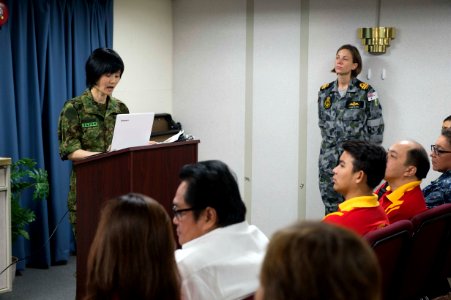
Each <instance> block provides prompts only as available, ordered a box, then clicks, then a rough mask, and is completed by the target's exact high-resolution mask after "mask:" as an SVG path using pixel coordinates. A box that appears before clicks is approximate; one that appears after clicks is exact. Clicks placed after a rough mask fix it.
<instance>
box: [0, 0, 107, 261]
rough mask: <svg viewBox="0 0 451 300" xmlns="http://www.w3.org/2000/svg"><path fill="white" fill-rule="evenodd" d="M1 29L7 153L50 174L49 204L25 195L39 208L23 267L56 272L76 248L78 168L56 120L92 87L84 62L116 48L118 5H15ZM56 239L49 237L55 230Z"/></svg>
mask: <svg viewBox="0 0 451 300" xmlns="http://www.w3.org/2000/svg"><path fill="white" fill-rule="evenodd" d="M5 2H6V5H7V6H8V8H9V13H10V18H9V20H8V23H7V24H5V25H4V26H3V27H2V28H1V29H0V66H1V68H0V104H1V106H0V156H3V157H11V158H12V159H13V161H16V160H18V159H20V158H24V157H31V158H34V159H35V160H36V161H37V163H38V166H39V167H43V168H45V169H46V170H47V172H48V173H49V183H50V195H49V197H48V199H47V201H39V202H36V201H33V200H32V199H31V193H26V195H24V197H22V199H21V204H22V205H23V206H25V207H29V208H31V209H33V210H34V211H35V213H36V215H37V217H36V221H35V222H33V223H31V224H30V226H29V232H30V240H29V241H27V240H24V239H23V238H20V239H19V240H18V241H17V242H16V243H15V244H14V245H13V255H15V256H17V257H19V258H25V257H27V259H26V260H25V261H24V262H22V263H21V264H19V265H18V269H19V270H20V269H23V268H24V267H25V264H28V265H30V266H34V267H43V268H46V267H49V266H50V265H51V264H59V263H64V262H65V261H67V259H68V257H69V255H70V253H71V251H73V250H74V249H75V248H74V244H73V237H72V231H71V229H70V225H69V222H68V217H67V215H66V212H67V193H68V191H69V174H70V169H71V164H70V163H69V162H62V161H61V160H60V158H59V155H58V139H57V123H58V117H59V113H60V110H61V108H62V106H63V104H64V102H65V101H66V100H68V99H70V98H72V97H74V96H76V95H78V94H81V93H82V91H83V90H84V89H85V73H84V65H85V62H86V59H87V58H88V56H89V54H90V53H91V52H92V50H94V49H96V48H98V47H112V31H113V1H112V0H9V1H5ZM57 225H58V228H57V230H56V232H55V235H54V236H53V237H52V238H51V240H50V242H48V239H49V237H50V234H51V233H52V232H53V230H54V229H55V227H56V226H57Z"/></svg>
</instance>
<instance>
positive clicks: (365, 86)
mask: <svg viewBox="0 0 451 300" xmlns="http://www.w3.org/2000/svg"><path fill="white" fill-rule="evenodd" d="M359 86H360V88H361V89H362V90H366V89H367V88H368V83H365V82H361V83H360V84H359Z"/></svg>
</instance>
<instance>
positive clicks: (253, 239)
mask: <svg viewBox="0 0 451 300" xmlns="http://www.w3.org/2000/svg"><path fill="white" fill-rule="evenodd" d="M180 179H181V180H182V181H181V183H180V185H179V187H178V189H177V192H176V194H175V197H174V200H173V204H174V207H173V211H174V218H173V222H174V224H175V225H176V227H177V230H176V231H177V235H178V241H179V243H180V245H181V246H182V248H181V249H178V250H177V251H176V252H175V255H176V260H177V264H178V267H179V270H180V274H181V277H182V297H183V299H185V300H190V299H193V300H213V299H215V300H221V299H226V300H228V299H241V298H245V297H247V296H249V295H251V294H253V293H255V291H256V290H257V287H258V274H259V270H260V266H261V262H262V260H263V256H264V253H265V250H266V245H267V243H268V239H267V238H266V236H265V235H264V234H263V233H262V232H261V231H260V230H259V229H258V228H257V227H255V226H253V225H249V224H248V223H247V222H246V221H245V216H246V207H245V205H244V203H243V201H242V199H241V196H240V192H239V189H238V185H237V182H236V179H235V177H234V175H232V173H231V171H230V170H229V168H228V167H227V165H225V164H224V163H223V162H221V161H214V160H213V161H204V162H199V163H196V164H192V165H186V166H184V167H183V168H182V170H181V171H180Z"/></svg>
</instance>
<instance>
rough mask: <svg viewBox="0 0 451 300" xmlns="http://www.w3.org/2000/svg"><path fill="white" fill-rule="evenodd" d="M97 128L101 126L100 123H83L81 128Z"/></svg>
mask: <svg viewBox="0 0 451 300" xmlns="http://www.w3.org/2000/svg"><path fill="white" fill-rule="evenodd" d="M97 126H99V123H97V122H87V123H81V127H83V128H90V127H97Z"/></svg>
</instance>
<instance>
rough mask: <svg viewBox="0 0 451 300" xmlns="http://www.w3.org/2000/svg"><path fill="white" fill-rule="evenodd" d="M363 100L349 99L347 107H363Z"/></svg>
mask: <svg viewBox="0 0 451 300" xmlns="http://www.w3.org/2000/svg"><path fill="white" fill-rule="evenodd" d="M363 105H364V104H363V101H355V100H348V101H346V108H347V109H359V108H363Z"/></svg>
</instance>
